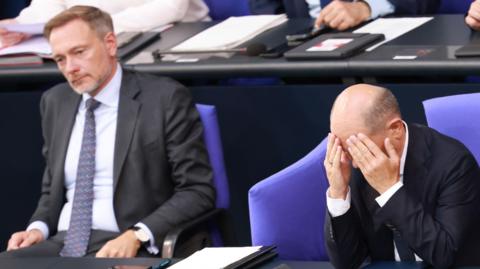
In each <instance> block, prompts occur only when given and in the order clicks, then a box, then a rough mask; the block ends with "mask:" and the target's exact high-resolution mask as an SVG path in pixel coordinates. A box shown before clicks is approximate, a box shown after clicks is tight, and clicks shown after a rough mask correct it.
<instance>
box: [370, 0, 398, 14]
mask: <svg viewBox="0 0 480 269" xmlns="http://www.w3.org/2000/svg"><path fill="white" fill-rule="evenodd" d="M364 1H365V2H366V3H367V4H368V5H369V6H370V19H376V18H378V17H380V16H385V15H388V14H392V13H393V12H395V6H394V5H392V3H390V2H389V1H388V0H364Z"/></svg>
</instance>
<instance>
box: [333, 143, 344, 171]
mask: <svg viewBox="0 0 480 269" xmlns="http://www.w3.org/2000/svg"><path fill="white" fill-rule="evenodd" d="M341 156H342V147H340V146H337V147H336V149H335V156H334V158H333V162H332V166H333V168H334V169H340V158H341Z"/></svg>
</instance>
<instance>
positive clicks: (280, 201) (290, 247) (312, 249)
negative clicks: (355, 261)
mask: <svg viewBox="0 0 480 269" xmlns="http://www.w3.org/2000/svg"><path fill="white" fill-rule="evenodd" d="M326 144H327V139H324V140H323V141H322V142H321V143H320V145H318V146H317V147H316V148H315V149H314V150H312V151H311V152H310V153H309V154H307V155H306V156H305V157H303V158H302V159H300V160H299V161H297V162H296V163H294V164H292V165H291V166H289V167H287V168H285V169H284V170H282V171H280V172H278V173H276V174H274V175H272V176H270V177H268V178H267V179H264V180H262V181H260V182H258V183H257V184H255V185H254V186H253V187H252V188H251V189H250V191H249V193H248V203H249V209H250V226H251V227H250V228H251V232H252V244H253V245H275V246H277V251H278V254H279V256H280V258H281V259H286V260H328V256H327V252H326V247H325V241H324V237H323V225H324V221H325V214H326V212H325V210H326V194H325V193H326V190H327V188H328V181H327V178H326V174H325V168H324V166H323V160H324V159H325V153H326Z"/></svg>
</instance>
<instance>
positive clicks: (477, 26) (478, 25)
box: [465, 16, 480, 30]
mask: <svg viewBox="0 0 480 269" xmlns="http://www.w3.org/2000/svg"><path fill="white" fill-rule="evenodd" d="M465 23H466V24H467V25H468V26H470V27H471V28H472V29H473V30H480V21H478V20H476V19H474V18H473V17H471V16H467V17H465Z"/></svg>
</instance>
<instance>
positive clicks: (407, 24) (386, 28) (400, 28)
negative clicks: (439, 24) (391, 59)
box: [354, 17, 433, 51]
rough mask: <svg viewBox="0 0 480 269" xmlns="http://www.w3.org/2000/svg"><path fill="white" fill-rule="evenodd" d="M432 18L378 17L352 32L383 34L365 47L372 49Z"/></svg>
mask: <svg viewBox="0 0 480 269" xmlns="http://www.w3.org/2000/svg"><path fill="white" fill-rule="evenodd" d="M431 19H433V17H420V18H418V17H417V18H380V19H376V20H374V21H372V22H371V23H369V24H367V25H365V26H363V27H361V28H359V29H357V30H355V31H354V33H370V34H384V35H385V40H384V41H382V42H380V43H377V44H375V45H374V46H372V47H370V48H368V49H367V51H371V50H374V49H375V48H377V47H378V46H380V45H382V44H384V43H386V42H388V41H390V40H392V39H395V38H397V37H399V36H401V35H403V34H405V33H407V32H410V31H412V30H413V29H415V28H417V27H419V26H421V25H422V24H424V23H426V22H428V21H429V20H431Z"/></svg>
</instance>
